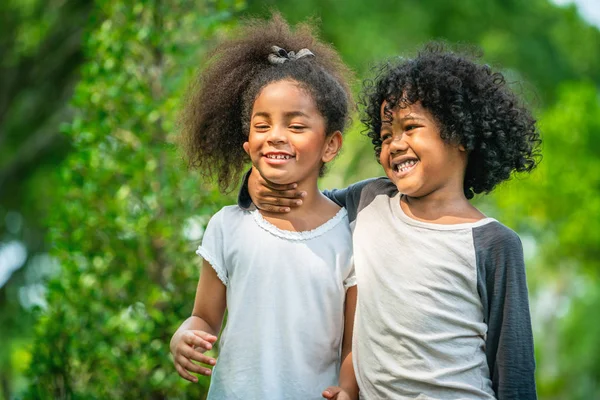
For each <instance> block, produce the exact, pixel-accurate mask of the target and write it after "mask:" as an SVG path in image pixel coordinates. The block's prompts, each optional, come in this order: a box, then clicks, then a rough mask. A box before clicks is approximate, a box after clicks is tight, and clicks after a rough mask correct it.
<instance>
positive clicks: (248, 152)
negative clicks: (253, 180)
mask: <svg viewBox="0 0 600 400" xmlns="http://www.w3.org/2000/svg"><path fill="white" fill-rule="evenodd" d="M242 147H243V148H244V151H245V152H246V154H248V155H250V143H248V142H244V144H243V145H242Z"/></svg>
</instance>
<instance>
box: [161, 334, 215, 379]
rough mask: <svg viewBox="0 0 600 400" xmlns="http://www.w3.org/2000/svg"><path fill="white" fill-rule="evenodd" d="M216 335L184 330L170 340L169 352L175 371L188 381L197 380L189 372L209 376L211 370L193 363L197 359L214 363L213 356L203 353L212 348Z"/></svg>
mask: <svg viewBox="0 0 600 400" xmlns="http://www.w3.org/2000/svg"><path fill="white" fill-rule="evenodd" d="M216 341H217V337H216V336H214V335H211V334H210V333H207V332H204V331H195V330H186V331H183V332H181V334H180V335H178V337H173V340H172V341H171V354H172V355H173V363H174V364H175V369H176V370H177V373H179V375H180V376H181V377H182V378H184V379H187V380H188V381H190V382H198V378H197V377H195V376H193V375H192V374H191V373H190V372H194V373H197V374H201V375H206V376H210V374H211V373H212V370H211V369H209V368H204V367H202V366H200V365H197V364H194V363H193V362H192V361H198V362H201V363H202V364H206V365H210V366H213V365H215V364H216V360H215V359H214V358H211V357H208V356H205V355H204V354H203V353H204V352H205V351H208V350H210V349H212V346H213V344H214V343H215V342H216Z"/></svg>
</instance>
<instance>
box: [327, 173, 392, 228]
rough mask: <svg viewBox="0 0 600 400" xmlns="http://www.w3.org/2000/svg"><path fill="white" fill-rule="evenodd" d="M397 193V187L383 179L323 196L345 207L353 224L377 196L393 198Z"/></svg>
mask: <svg viewBox="0 0 600 400" xmlns="http://www.w3.org/2000/svg"><path fill="white" fill-rule="evenodd" d="M397 192H398V189H397V188H396V186H395V185H394V184H393V183H392V182H391V181H390V180H389V179H388V178H385V177H383V178H371V179H365V180H364V181H360V182H357V183H355V184H352V185H350V186H348V187H347V188H345V189H333V190H325V191H324V192H323V194H324V195H325V196H327V197H328V198H329V199H330V200H333V201H334V202H336V203H337V204H338V205H340V206H342V207H345V208H346V210H348V219H349V220H350V222H352V221H354V220H355V219H356V216H357V215H358V213H359V212H360V211H361V210H362V209H363V208H365V207H366V206H367V205H369V203H371V202H372V201H373V199H374V198H375V197H376V196H378V195H381V194H386V195H388V196H393V195H394V194H396V193H397Z"/></svg>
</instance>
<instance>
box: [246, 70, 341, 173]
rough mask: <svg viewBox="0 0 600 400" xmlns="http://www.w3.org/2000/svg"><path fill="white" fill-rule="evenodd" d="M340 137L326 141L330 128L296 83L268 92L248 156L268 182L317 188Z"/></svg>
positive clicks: (255, 113) (257, 110)
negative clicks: (306, 185)
mask: <svg viewBox="0 0 600 400" xmlns="http://www.w3.org/2000/svg"><path fill="white" fill-rule="evenodd" d="M340 137H341V135H340V134H339V132H338V133H337V134H336V133H334V134H332V135H329V136H328V135H326V122H325V119H324V118H323V116H322V115H321V113H320V112H319V110H318V109H317V106H316V104H315V101H314V99H313V98H312V96H311V94H310V93H309V92H308V91H307V90H306V89H304V88H302V87H301V86H299V84H298V82H295V81H292V80H290V79H285V80H281V81H276V82H273V83H270V84H268V85H267V86H265V87H264V88H263V89H262V90H261V91H260V93H259V94H258V96H257V98H256V100H255V101H254V105H253V107H252V114H251V120H250V133H249V135H248V141H247V142H246V143H244V150H245V151H246V153H248V155H249V156H250V159H251V160H252V164H253V165H254V166H255V167H256V168H257V169H258V171H259V172H260V174H261V175H262V176H263V177H264V178H265V179H267V180H269V181H271V182H273V183H278V184H286V183H292V182H295V183H298V185H301V184H302V183H303V182H311V183H312V184H314V185H316V182H317V178H318V176H319V171H320V169H321V165H322V164H323V163H324V162H327V161H330V160H331V159H332V158H333V157H334V156H335V154H336V153H337V150H338V149H339V144H338V145H336V146H333V147H332V146H331V143H332V140H333V142H335V143H337V142H336V141H337V140H338V139H339V140H340V142H339V143H341V139H340Z"/></svg>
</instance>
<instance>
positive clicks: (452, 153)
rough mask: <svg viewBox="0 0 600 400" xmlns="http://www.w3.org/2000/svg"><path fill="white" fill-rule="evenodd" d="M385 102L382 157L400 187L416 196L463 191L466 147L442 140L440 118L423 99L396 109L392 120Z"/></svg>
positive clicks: (393, 179)
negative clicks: (436, 116)
mask: <svg viewBox="0 0 600 400" xmlns="http://www.w3.org/2000/svg"><path fill="white" fill-rule="evenodd" d="M385 104H386V103H385V102H384V103H383V104H382V105H381V117H382V121H383V122H382V125H381V132H380V137H381V142H382V144H381V154H380V156H379V161H380V163H381V165H382V166H383V169H384V170H385V173H386V175H387V176H388V178H390V180H391V181H392V182H394V184H395V185H396V187H397V188H398V191H399V192H400V193H402V194H405V195H407V196H409V197H416V198H419V197H424V196H430V195H432V194H434V193H438V194H442V193H455V194H456V193H460V194H463V193H464V190H463V181H464V174H465V170H466V167H467V153H466V151H465V150H464V147H462V146H460V145H452V144H448V143H446V142H444V141H443V140H442V138H441V137H440V130H439V127H438V124H437V122H436V121H435V120H434V119H433V116H432V115H431V114H430V113H429V111H427V110H426V109H425V108H423V107H422V105H421V103H420V102H417V103H415V104H412V105H410V106H408V107H406V108H400V107H398V108H396V109H394V110H392V113H391V115H392V121H391V122H386V119H388V118H386V116H385V115H384V107H385Z"/></svg>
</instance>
